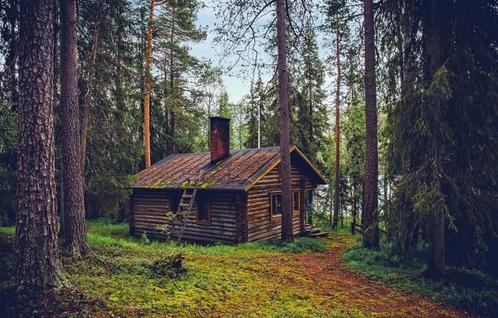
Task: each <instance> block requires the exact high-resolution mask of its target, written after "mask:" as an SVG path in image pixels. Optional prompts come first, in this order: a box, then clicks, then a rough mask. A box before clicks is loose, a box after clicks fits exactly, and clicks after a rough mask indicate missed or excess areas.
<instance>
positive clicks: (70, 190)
mask: <svg viewBox="0 0 498 318" xmlns="http://www.w3.org/2000/svg"><path fill="white" fill-rule="evenodd" d="M60 18H61V31H60V35H61V40H60V41H61V42H60V43H61V44H60V50H61V66H60V71H61V77H60V79H61V125H62V136H63V138H62V161H63V162H64V165H63V169H62V178H63V183H64V197H63V200H64V211H61V212H62V213H64V226H63V229H64V232H63V233H62V236H61V237H62V246H63V247H64V250H65V251H66V252H68V253H69V254H70V255H71V256H73V257H82V256H86V255H87V254H88V252H89V249H90V248H89V246H88V242H87V240H86V225H85V203H84V198H83V177H82V170H81V149H80V141H81V140H80V125H79V104H78V49H77V42H76V0H61V1H60Z"/></svg>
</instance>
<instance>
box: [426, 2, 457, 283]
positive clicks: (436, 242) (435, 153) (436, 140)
mask: <svg viewBox="0 0 498 318" xmlns="http://www.w3.org/2000/svg"><path fill="white" fill-rule="evenodd" d="M451 8H452V1H451V0H426V1H424V2H423V14H422V40H423V61H424V85H425V86H426V87H429V86H430V85H431V84H432V81H433V79H434V75H435V74H436V72H437V71H438V70H439V68H441V67H442V66H443V64H444V62H445V60H446V58H447V56H445V54H447V52H448V51H449V45H450V44H449V41H450V40H449V39H450V31H449V30H450V18H449V12H451ZM426 98H427V103H429V105H427V106H426V107H427V108H428V109H431V110H432V111H433V112H440V108H441V107H442V102H441V100H440V98H439V96H428V97H426ZM437 118H438V117H437V116H434V117H433V118H432V119H433V122H432V123H431V127H433V129H432V130H433V131H432V132H431V140H430V145H429V146H430V151H431V158H430V161H431V163H430V166H429V167H428V169H429V173H428V179H429V180H428V182H429V183H430V184H431V187H432V189H434V190H436V191H437V192H442V189H441V187H442V186H441V176H442V175H443V171H442V160H441V154H440V153H439V152H440V144H441V143H440V140H441V138H442V137H441V134H440V132H439V130H438V128H437V126H438V123H437V122H436V121H437ZM441 204H444V203H441ZM427 230H428V233H429V257H428V260H427V272H426V274H427V276H429V277H434V278H439V277H442V276H444V274H445V268H446V262H445V237H444V232H445V215H444V211H443V207H438V208H435V209H433V210H432V211H431V215H430V217H429V220H428V229H427Z"/></svg>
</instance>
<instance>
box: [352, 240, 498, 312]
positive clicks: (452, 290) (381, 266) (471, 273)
mask: <svg viewBox="0 0 498 318" xmlns="http://www.w3.org/2000/svg"><path fill="white" fill-rule="evenodd" d="M342 259H343V260H344V262H346V264H348V266H351V267H352V268H354V269H355V270H357V271H358V272H360V273H361V274H363V275H365V276H366V277H368V278H369V279H373V280H378V281H382V282H385V283H389V284H390V285H393V286H396V287H397V288H400V289H402V290H406V291H413V292H416V293H418V294H421V295H425V296H427V297H429V298H432V299H437V300H439V301H443V302H445V303H448V304H450V305H452V306H454V307H456V308H461V309H464V310H467V311H469V312H472V313H475V314H478V315H482V316H483V317H492V316H493V315H494V314H495V313H496V309H497V308H498V279H496V278H495V277H492V276H490V275H489V274H486V273H484V272H481V271H478V270H475V269H467V268H458V267H451V268H449V269H448V273H447V276H446V278H445V279H444V280H442V281H433V280H427V279H424V278H423V276H422V272H423V271H424V269H425V265H424V261H425V255H424V253H423V251H420V250H419V251H414V252H412V254H411V255H410V258H409V261H405V262H403V263H399V262H396V261H394V260H393V256H392V255H391V254H390V253H389V249H388V248H387V247H386V245H382V246H381V250H379V251H373V250H370V249H366V248H364V247H362V246H361V244H357V245H356V246H353V247H351V248H350V249H349V250H347V251H346V252H345V253H344V254H343V255H342Z"/></svg>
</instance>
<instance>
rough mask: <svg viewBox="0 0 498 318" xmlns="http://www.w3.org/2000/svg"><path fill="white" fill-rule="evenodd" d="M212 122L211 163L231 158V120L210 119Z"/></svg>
mask: <svg viewBox="0 0 498 318" xmlns="http://www.w3.org/2000/svg"><path fill="white" fill-rule="evenodd" d="M209 119H210V120H211V137H210V138H211V140H210V142H211V162H216V161H219V160H221V159H224V158H226V157H228V156H230V119H228V118H223V117H210V118H209Z"/></svg>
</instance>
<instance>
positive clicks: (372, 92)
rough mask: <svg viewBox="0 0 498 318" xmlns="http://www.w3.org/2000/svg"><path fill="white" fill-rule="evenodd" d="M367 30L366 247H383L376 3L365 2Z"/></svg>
mask: <svg viewBox="0 0 498 318" xmlns="http://www.w3.org/2000/svg"><path fill="white" fill-rule="evenodd" d="M363 7H364V22H363V24H364V29H365V101H366V104H365V122H366V132H365V133H366V136H365V143H366V145H365V192H364V193H365V194H364V195H365V202H364V207H365V210H364V218H365V219H364V223H363V225H364V228H363V245H364V246H365V247H367V248H378V247H379V230H378V225H377V192H378V189H377V188H378V185H377V179H378V174H379V167H378V153H377V101H376V99H377V92H376V87H375V28H374V15H373V0H364V1H363Z"/></svg>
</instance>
